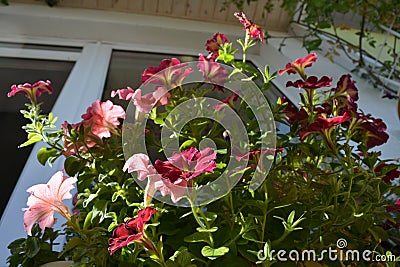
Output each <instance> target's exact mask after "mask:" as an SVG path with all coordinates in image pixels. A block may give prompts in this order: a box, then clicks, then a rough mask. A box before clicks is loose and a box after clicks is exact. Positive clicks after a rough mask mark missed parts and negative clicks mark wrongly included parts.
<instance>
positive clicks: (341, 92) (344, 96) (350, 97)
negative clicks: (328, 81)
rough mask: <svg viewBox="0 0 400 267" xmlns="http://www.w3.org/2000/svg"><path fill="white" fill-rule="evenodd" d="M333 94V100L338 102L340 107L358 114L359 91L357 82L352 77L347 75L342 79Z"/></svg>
mask: <svg viewBox="0 0 400 267" xmlns="http://www.w3.org/2000/svg"><path fill="white" fill-rule="evenodd" d="M333 92H334V93H335V94H334V95H333V98H334V99H335V100H337V101H336V102H337V103H338V105H339V106H341V107H344V108H347V109H348V110H351V111H353V112H357V101H358V89H357V87H356V86H355V82H354V81H352V80H351V75H349V74H347V75H343V76H342V77H340V80H339V82H338V83H337V86H336V88H334V89H333Z"/></svg>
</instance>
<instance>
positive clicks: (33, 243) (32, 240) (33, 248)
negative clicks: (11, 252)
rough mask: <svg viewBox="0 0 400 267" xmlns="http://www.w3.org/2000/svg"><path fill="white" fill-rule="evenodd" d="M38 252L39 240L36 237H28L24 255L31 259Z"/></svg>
mask: <svg viewBox="0 0 400 267" xmlns="http://www.w3.org/2000/svg"><path fill="white" fill-rule="evenodd" d="M39 250H40V245H39V240H38V239H37V238H36V237H28V239H27V240H26V254H27V256H28V257H29V258H33V257H35V256H36V254H38V252H39Z"/></svg>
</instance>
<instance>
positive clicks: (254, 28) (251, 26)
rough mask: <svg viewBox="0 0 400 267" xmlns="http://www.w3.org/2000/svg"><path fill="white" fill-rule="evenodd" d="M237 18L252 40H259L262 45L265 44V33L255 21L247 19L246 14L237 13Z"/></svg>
mask: <svg viewBox="0 0 400 267" xmlns="http://www.w3.org/2000/svg"><path fill="white" fill-rule="evenodd" d="M234 15H235V17H236V18H237V19H238V20H239V22H240V23H241V24H242V25H243V26H244V30H245V31H246V33H247V35H248V36H250V37H251V38H259V39H260V40H261V42H262V43H264V32H263V30H262V29H261V27H260V26H258V25H257V24H255V23H254V22H253V21H251V20H249V19H247V18H246V15H245V14H244V12H235V13H234Z"/></svg>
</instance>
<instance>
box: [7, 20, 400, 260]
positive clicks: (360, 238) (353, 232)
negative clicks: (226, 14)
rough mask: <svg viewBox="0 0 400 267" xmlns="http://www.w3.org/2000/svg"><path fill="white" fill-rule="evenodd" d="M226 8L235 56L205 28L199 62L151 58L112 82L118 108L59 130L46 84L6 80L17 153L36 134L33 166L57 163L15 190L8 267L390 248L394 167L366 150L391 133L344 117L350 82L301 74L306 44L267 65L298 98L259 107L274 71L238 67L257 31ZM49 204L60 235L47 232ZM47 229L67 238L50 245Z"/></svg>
mask: <svg viewBox="0 0 400 267" xmlns="http://www.w3.org/2000/svg"><path fill="white" fill-rule="evenodd" d="M235 16H236V17H237V18H238V19H239V22H240V23H241V24H242V25H243V26H244V31H245V38H244V39H243V40H238V43H239V44H240V46H241V49H242V52H243V57H242V60H240V61H238V60H235V54H236V52H237V50H235V49H233V48H232V43H231V42H230V41H229V40H228V39H227V37H226V36H225V35H224V34H222V33H216V34H215V35H214V36H213V37H212V38H211V39H210V40H208V41H207V42H206V49H207V51H208V52H209V53H208V55H207V56H205V55H203V54H201V55H200V56H199V60H198V61H197V62H186V63H181V62H180V61H179V60H178V59H176V58H172V59H164V60H163V61H162V62H161V63H160V65H159V66H152V67H149V68H147V69H146V70H145V71H144V72H143V75H142V85H141V86H140V88H139V89H136V90H134V89H132V88H130V87H127V88H124V89H119V90H116V91H113V92H112V97H119V98H120V99H122V100H126V101H127V103H129V105H128V107H127V108H126V109H124V108H122V107H121V106H118V105H115V104H113V103H112V102H111V101H109V100H108V101H105V102H102V101H100V100H97V101H95V102H94V103H93V104H92V105H91V106H90V107H89V108H88V109H87V111H86V113H85V114H83V115H82V121H80V122H78V123H70V122H64V123H63V124H62V125H61V129H58V128H57V127H56V119H55V118H54V117H53V115H52V114H51V113H50V114H42V113H41V111H40V104H39V103H38V102H37V99H38V97H40V95H41V94H42V93H51V92H52V91H53V89H52V87H51V82H50V81H46V82H44V81H40V82H37V83H35V84H33V85H30V84H21V85H18V86H13V87H12V88H11V92H10V93H9V96H14V95H15V94H24V95H25V96H27V97H28V99H30V102H31V103H30V104H27V110H25V111H22V113H23V114H24V116H25V118H27V119H29V120H30V121H31V123H29V124H27V125H26V126H25V127H24V128H25V130H26V131H27V133H28V140H27V141H26V142H25V143H24V144H23V146H26V145H31V144H33V143H36V142H38V141H44V142H45V143H46V144H47V147H44V148H42V149H40V150H39V152H38V160H39V161H40V162H41V163H42V164H43V165H45V164H46V163H47V164H49V165H52V164H53V163H54V161H55V160H56V159H57V158H60V157H65V162H64V170H62V171H58V172H57V173H55V174H54V176H53V177H51V179H50V180H49V182H48V183H47V184H39V185H35V186H32V187H30V188H29V189H28V190H27V191H28V192H29V194H30V196H29V198H28V202H27V206H28V207H27V208H24V209H23V210H24V212H25V214H24V227H25V230H26V232H27V234H28V237H27V239H19V240H16V241H14V242H13V243H12V244H10V246H9V248H10V250H11V256H10V257H9V259H8V262H9V263H10V266H18V265H19V264H22V265H23V266H38V265H40V264H43V263H45V262H49V261H52V260H55V259H57V258H58V259H61V260H72V261H73V262H74V266H125V265H126V266H271V265H273V264H275V263H277V262H278V263H277V265H279V264H282V263H279V261H281V260H282V259H281V258H280V256H279V255H278V257H277V256H276V255H275V254H274V251H278V250H297V251H299V252H300V253H301V252H302V251H308V250H314V251H315V254H314V258H311V259H309V260H311V261H312V260H313V261H317V260H318V261H320V262H322V263H326V264H329V266H343V264H360V266H365V265H368V264H370V263H369V262H365V261H364V262H358V263H357V262H356V260H350V259H344V258H340V259H338V260H337V261H336V262H333V263H332V262H329V263H328V261H329V259H328V258H324V257H323V254H324V252H323V251H324V250H325V249H327V248H328V247H335V248H337V249H342V250H343V251H344V250H346V249H369V250H371V251H373V252H374V253H380V254H385V253H387V252H392V253H395V252H399V247H398V245H397V244H399V237H400V236H399V230H398V229H399V223H400V222H399V217H398V212H400V200H397V199H396V198H395V197H396V196H398V195H399V188H398V186H396V184H395V179H396V178H398V177H399V175H400V172H399V171H398V165H396V164H395V163H393V162H389V161H388V160H382V159H381V158H380V154H379V152H374V151H372V149H373V148H375V147H377V146H379V145H382V144H383V143H385V142H386V141H387V139H388V137H389V136H388V134H387V133H386V125H385V124H384V122H383V121H382V120H380V119H375V118H373V117H371V116H370V115H367V114H364V113H362V112H360V111H359V110H358V108H357V100H358V91H357V88H356V86H355V83H354V81H353V80H352V78H351V76H350V75H343V76H342V77H340V79H339V80H338V81H337V83H336V85H333V86H332V82H333V78H330V77H327V76H323V77H321V78H318V77H316V76H309V75H307V74H306V70H305V69H306V68H308V67H310V66H311V65H312V64H313V63H315V62H316V61H317V56H316V54H315V53H311V54H309V55H307V56H306V57H305V58H301V59H297V60H296V61H294V62H292V63H288V64H287V65H286V68H285V69H283V70H281V71H279V74H280V75H284V74H285V73H286V74H289V75H290V74H295V75H296V74H297V75H299V76H300V79H298V80H296V81H289V82H288V83H287V87H295V88H299V89H300V90H301V91H300V95H301V102H300V103H299V107H298V108H297V107H296V106H294V105H293V104H292V103H290V102H289V101H288V100H287V99H286V98H285V97H281V98H280V99H279V100H278V102H277V103H269V100H268V99H267V98H265V96H264V94H263V93H264V92H265V91H267V90H268V89H269V88H270V87H271V83H270V82H271V80H272V79H274V78H275V75H276V74H275V73H273V74H271V73H270V71H269V67H268V66H267V67H266V68H265V69H264V70H259V69H256V68H254V67H252V66H251V65H250V64H249V63H248V62H247V61H246V53H247V51H248V49H249V48H250V47H252V46H253V45H255V44H256V41H257V39H259V40H261V42H264V37H263V31H262V30H261V28H260V27H259V26H258V25H256V24H254V23H253V22H252V21H250V20H249V19H247V18H246V16H245V14H244V13H235ZM254 81H257V82H258V85H257V83H255V82H254ZM328 88H329V89H328ZM288 90H293V89H291V88H289V89H288ZM218 99H220V100H218ZM270 107H271V109H272V110H271V109H270ZM122 122H123V123H122ZM276 132H277V134H276ZM162 152H163V153H162ZM73 190H74V192H73ZM71 198H72V204H71V205H66V204H65V203H63V200H65V199H71ZM71 207H72V209H70V208H71ZM54 212H57V213H59V214H60V215H61V216H62V217H64V218H65V222H64V224H63V225H64V226H65V227H64V228H63V230H59V231H53V230H52V229H51V227H53V225H54V224H55V223H56V220H55V219H54ZM36 223H38V224H36ZM57 235H64V236H65V239H66V244H65V246H64V249H63V251H62V252H60V253H59V254H57V253H55V252H54V251H53V250H52V245H53V244H54V240H55V238H56V237H57ZM339 239H345V241H346V240H347V242H348V244H347V247H346V246H342V245H341V244H339V243H336V241H337V240H339ZM46 255H47V256H46ZM372 259H373V258H372V256H371V257H370V258H369V260H372ZM290 260H291V263H292V264H293V265H295V264H298V263H300V262H303V261H304V259H300V258H290ZM288 266H290V264H289V265H288Z"/></svg>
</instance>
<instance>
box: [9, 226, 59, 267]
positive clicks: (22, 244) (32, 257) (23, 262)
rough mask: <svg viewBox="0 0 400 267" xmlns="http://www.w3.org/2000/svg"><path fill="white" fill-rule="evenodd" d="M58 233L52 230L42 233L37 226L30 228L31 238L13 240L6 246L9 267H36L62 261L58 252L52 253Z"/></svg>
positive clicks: (48, 229) (47, 229)
mask: <svg viewBox="0 0 400 267" xmlns="http://www.w3.org/2000/svg"><path fill="white" fill-rule="evenodd" d="M58 235H59V233H58V232H57V231H54V230H53V229H52V228H46V229H45V230H44V231H42V230H41V229H40V228H39V225H38V224H36V225H34V226H33V227H32V236H28V237H27V238H20V239H17V240H14V241H13V242H12V243H10V244H9V245H8V247H7V248H8V249H9V250H10V252H11V255H10V256H9V257H8V258H7V263H8V264H9V266H10V267H18V266H27V267H37V266H40V265H42V264H45V263H48V262H52V261H56V260H63V258H59V257H58V252H55V251H53V246H54V245H56V243H54V241H55V239H56V238H57V237H58Z"/></svg>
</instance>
